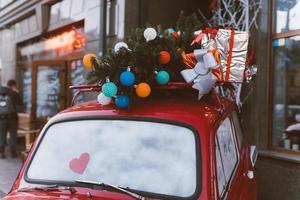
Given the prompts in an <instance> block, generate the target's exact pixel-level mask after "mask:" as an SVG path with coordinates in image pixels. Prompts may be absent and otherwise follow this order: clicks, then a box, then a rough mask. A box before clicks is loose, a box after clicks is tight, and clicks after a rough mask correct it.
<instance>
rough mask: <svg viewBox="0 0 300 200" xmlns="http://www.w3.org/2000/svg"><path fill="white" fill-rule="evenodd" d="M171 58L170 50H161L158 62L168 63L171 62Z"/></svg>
mask: <svg viewBox="0 0 300 200" xmlns="http://www.w3.org/2000/svg"><path fill="white" fill-rule="evenodd" d="M170 60H171V55H170V54H169V52H167V51H161V52H160V53H159V57H158V62H159V63H160V64H163V65H165V64H168V63H169V62H170Z"/></svg>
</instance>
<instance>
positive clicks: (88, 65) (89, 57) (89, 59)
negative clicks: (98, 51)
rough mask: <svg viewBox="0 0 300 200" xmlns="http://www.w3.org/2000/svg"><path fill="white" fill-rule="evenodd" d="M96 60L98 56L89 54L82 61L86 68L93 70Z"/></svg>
mask: <svg viewBox="0 0 300 200" xmlns="http://www.w3.org/2000/svg"><path fill="white" fill-rule="evenodd" d="M94 59H96V55H95V54H92V53H88V54H86V55H85V56H84V57H83V59H82V61H83V65H84V66H85V67H86V68H92V67H93V62H92V61H93V60H94Z"/></svg>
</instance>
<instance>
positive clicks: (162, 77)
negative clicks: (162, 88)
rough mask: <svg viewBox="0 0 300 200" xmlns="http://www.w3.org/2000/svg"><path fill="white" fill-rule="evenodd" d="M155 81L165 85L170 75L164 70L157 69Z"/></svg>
mask: <svg viewBox="0 0 300 200" xmlns="http://www.w3.org/2000/svg"><path fill="white" fill-rule="evenodd" d="M155 78H156V81H157V83H158V84H160V85H165V84H167V83H168V82H169V80H170V75H169V73H168V72H166V71H159V72H157V73H156V77H155Z"/></svg>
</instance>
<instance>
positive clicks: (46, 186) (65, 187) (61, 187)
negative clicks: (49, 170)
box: [18, 184, 77, 194]
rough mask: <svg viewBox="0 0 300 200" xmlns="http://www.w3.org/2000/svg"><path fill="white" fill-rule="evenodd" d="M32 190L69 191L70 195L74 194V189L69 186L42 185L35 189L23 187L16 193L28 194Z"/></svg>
mask: <svg viewBox="0 0 300 200" xmlns="http://www.w3.org/2000/svg"><path fill="white" fill-rule="evenodd" d="M32 190H42V191H58V190H69V191H70V192H71V193H72V194H73V193H76V192H77V191H76V189H75V188H74V187H71V186H60V185H57V184H55V185H44V186H35V187H24V188H20V189H18V192H30V191H32Z"/></svg>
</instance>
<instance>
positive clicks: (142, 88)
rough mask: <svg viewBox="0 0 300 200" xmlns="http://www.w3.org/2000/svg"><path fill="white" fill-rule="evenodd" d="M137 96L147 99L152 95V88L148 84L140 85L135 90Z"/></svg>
mask: <svg viewBox="0 0 300 200" xmlns="http://www.w3.org/2000/svg"><path fill="white" fill-rule="evenodd" d="M135 92H136V95H137V96H139V97H142V98H145V97H147V96H149V95H150V93H151V88H150V86H149V85H148V84H147V83H140V84H138V85H137V86H136V88H135Z"/></svg>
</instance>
